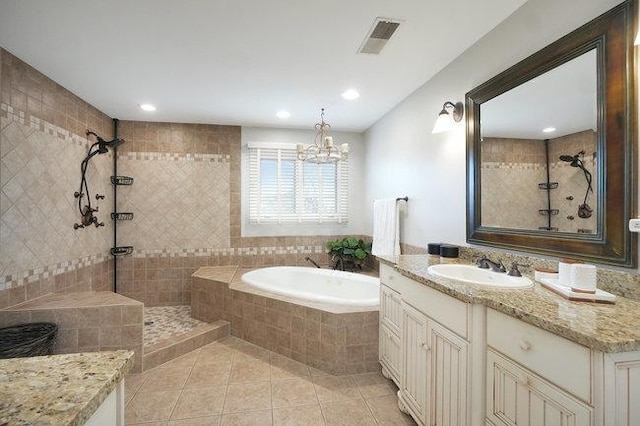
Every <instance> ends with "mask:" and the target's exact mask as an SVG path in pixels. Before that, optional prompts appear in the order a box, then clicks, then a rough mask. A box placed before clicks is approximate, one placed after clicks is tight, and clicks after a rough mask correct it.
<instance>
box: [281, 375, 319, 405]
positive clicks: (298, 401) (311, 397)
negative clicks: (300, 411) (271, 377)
mask: <svg viewBox="0 0 640 426" xmlns="http://www.w3.org/2000/svg"><path fill="white" fill-rule="evenodd" d="M271 400H272V403H273V407H274V408H275V407H290V406H292V405H304V404H315V403H317V402H318V397H317V396H316V391H315V389H314V388H313V383H312V382H311V379H289V380H278V381H275V382H272V383H271Z"/></svg>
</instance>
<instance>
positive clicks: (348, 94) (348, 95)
mask: <svg viewBox="0 0 640 426" xmlns="http://www.w3.org/2000/svg"><path fill="white" fill-rule="evenodd" d="M342 97H343V98H345V99H346V100H348V101H352V100H354V99H358V98H359V97H360V93H358V91H357V90H355V89H349V90H345V91H344V92H342Z"/></svg>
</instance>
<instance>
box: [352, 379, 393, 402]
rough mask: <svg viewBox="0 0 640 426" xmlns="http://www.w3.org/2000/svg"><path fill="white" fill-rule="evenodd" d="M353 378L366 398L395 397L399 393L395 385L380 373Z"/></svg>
mask: <svg viewBox="0 0 640 426" xmlns="http://www.w3.org/2000/svg"><path fill="white" fill-rule="evenodd" d="M352 377H353V379H354V380H355V382H356V384H357V385H358V388H359V389H360V393H361V394H362V396H363V397H365V398H371V397H374V396H385V395H395V394H396V392H398V388H397V387H396V385H395V383H393V382H392V381H391V380H389V379H385V378H384V376H383V375H382V374H380V373H365V374H354V375H353V376H352Z"/></svg>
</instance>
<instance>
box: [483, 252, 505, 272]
mask: <svg viewBox="0 0 640 426" xmlns="http://www.w3.org/2000/svg"><path fill="white" fill-rule="evenodd" d="M476 265H478V268H482V269H489V268H491V270H492V271H493V272H507V268H505V266H504V264H503V263H502V261H501V260H499V261H498V262H494V261H492V260H491V259H489V258H488V257H487V256H482V257H481V258H480V259H478V260H476Z"/></svg>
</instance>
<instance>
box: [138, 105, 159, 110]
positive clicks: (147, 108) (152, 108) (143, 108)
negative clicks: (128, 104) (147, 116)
mask: <svg viewBox="0 0 640 426" xmlns="http://www.w3.org/2000/svg"><path fill="white" fill-rule="evenodd" d="M138 108H140V109H141V110H143V111H147V112H152V111H155V110H156V107H154V106H153V105H151V104H140V105H138Z"/></svg>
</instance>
